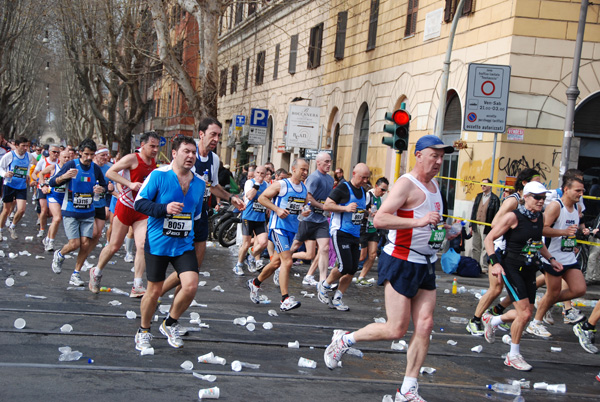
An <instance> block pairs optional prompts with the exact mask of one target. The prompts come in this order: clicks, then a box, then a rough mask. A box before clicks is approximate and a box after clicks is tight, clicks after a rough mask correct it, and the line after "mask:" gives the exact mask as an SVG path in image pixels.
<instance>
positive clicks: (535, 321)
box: [533, 319, 542, 324]
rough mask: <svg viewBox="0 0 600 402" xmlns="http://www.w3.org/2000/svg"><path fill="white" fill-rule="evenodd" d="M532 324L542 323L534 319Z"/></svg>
mask: <svg viewBox="0 0 600 402" xmlns="http://www.w3.org/2000/svg"><path fill="white" fill-rule="evenodd" d="M533 323H534V324H541V323H542V322H541V321H540V320H536V319H534V320H533Z"/></svg>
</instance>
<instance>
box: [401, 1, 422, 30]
mask: <svg viewBox="0 0 600 402" xmlns="http://www.w3.org/2000/svg"><path fill="white" fill-rule="evenodd" d="M418 8H419V0H408V11H407V12H406V29H405V30H404V36H410V35H414V34H415V30H416V28H417V9H418Z"/></svg>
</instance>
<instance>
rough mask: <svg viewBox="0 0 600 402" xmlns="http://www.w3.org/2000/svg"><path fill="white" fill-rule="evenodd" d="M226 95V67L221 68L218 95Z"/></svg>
mask: <svg viewBox="0 0 600 402" xmlns="http://www.w3.org/2000/svg"><path fill="white" fill-rule="evenodd" d="M225 95H227V69H226V68H224V69H223V70H221V85H220V86H219V96H225Z"/></svg>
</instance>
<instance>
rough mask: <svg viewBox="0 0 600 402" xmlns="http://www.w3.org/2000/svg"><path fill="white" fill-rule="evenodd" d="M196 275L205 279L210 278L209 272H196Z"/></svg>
mask: <svg viewBox="0 0 600 402" xmlns="http://www.w3.org/2000/svg"><path fill="white" fill-rule="evenodd" d="M198 275H202V276H204V277H207V278H208V277H209V276H210V272H208V271H204V272H198Z"/></svg>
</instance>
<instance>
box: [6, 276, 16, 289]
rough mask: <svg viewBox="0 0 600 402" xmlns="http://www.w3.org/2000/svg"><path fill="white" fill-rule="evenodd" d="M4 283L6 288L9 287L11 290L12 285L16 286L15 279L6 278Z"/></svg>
mask: <svg viewBox="0 0 600 402" xmlns="http://www.w3.org/2000/svg"><path fill="white" fill-rule="evenodd" d="M4 283H5V284H6V286H8V287H9V288H10V287H11V286H12V285H14V284H15V280H14V279H13V278H6V280H5V281H4Z"/></svg>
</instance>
